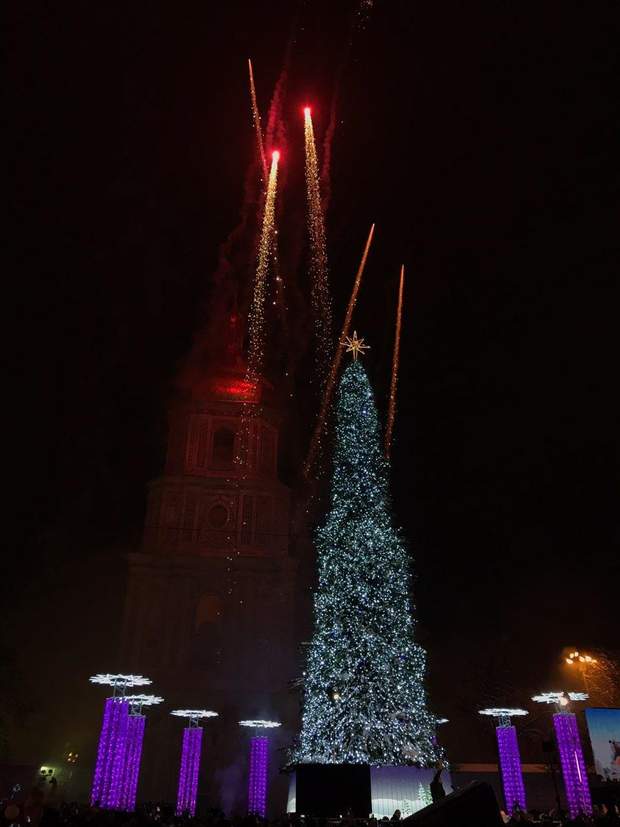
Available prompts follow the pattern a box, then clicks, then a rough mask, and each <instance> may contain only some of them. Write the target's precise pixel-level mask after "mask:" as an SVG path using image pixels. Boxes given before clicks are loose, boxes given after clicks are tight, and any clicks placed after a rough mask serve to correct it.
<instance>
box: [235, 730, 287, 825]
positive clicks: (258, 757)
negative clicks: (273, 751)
mask: <svg viewBox="0 0 620 827" xmlns="http://www.w3.org/2000/svg"><path fill="white" fill-rule="evenodd" d="M239 725H240V726H244V727H249V728H250V729H253V730H254V735H253V736H252V739H251V741H250V774H249V780H248V814H250V815H259V816H261V817H262V818H265V816H266V814H267V772H268V768H269V737H268V736H267V735H265V734H263V733H261V732H259V730H264V729H274V728H275V727H279V726H282V724H281V723H280V722H279V721H263V720H254V721H239Z"/></svg>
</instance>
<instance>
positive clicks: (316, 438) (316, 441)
mask: <svg viewBox="0 0 620 827" xmlns="http://www.w3.org/2000/svg"><path fill="white" fill-rule="evenodd" d="M374 233H375V225H374V224H373V225H372V227H371V228H370V232H369V233H368V238H367V239H366V246H365V247H364V252H363V253H362V260H361V261H360V266H359V267H358V268H357V273H356V274H355V281H354V282H353V290H352V291H351V298H350V299H349V304H348V306H347V312H346V315H345V317H344V323H343V325H342V330H341V332H340V340H339V341H343V340H344V339H346V338H347V336H349V332H350V330H351V319H352V318H353V310H354V309H355V304H356V302H357V294H358V293H359V289H360V284H361V283H362V275H363V274H364V269H365V267H366V260H367V259H368V253H369V251H370V245H371V244H372V238H373V235H374ZM342 354H343V351H342V350H341V349H340V348H336V352H335V353H334V359H333V362H332V368H331V371H330V373H329V378H328V380H327V384H326V386H325V392H324V394H323V401H322V403H321V410H320V412H319V418H318V420H317V423H316V427H315V429H314V433H313V434H312V441H311V442H310V448H309V450H308V456H307V457H306V462H305V464H304V477H305V478H306V479H308V477H309V476H310V472H311V471H312V466H313V465H314V460H315V459H316V455H317V451H318V450H319V445H320V442H321V434H322V433H323V428H324V427H325V421H326V419H327V412H328V410H329V406H330V404H331V400H332V396H333V395H334V388H335V387H336V378H337V376H338V368H339V367H340V362H341V361H342Z"/></svg>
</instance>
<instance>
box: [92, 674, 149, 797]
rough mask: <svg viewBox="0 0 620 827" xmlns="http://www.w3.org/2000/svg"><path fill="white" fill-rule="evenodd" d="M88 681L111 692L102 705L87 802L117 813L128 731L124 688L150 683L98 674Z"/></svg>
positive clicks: (133, 678) (121, 793)
mask: <svg viewBox="0 0 620 827" xmlns="http://www.w3.org/2000/svg"><path fill="white" fill-rule="evenodd" d="M90 682H91V683H95V684H101V685H104V686H111V687H112V692H113V694H112V697H111V698H107V699H106V702H105V707H104V712H103V723H102V726H101V733H100V735H99V746H98V749H97V761H96V763H95V772H94V775H93V783H92V787H91V794H90V801H91V804H92V805H95V804H96V805H98V806H100V807H103V808H104V809H107V810H118V809H121V808H122V806H123V805H122V801H123V799H124V797H125V792H124V790H125V767H126V755H127V737H128V731H129V702H128V700H127V699H126V698H125V691H126V689H127V687H130V686H144V685H146V684H149V683H151V681H150V679H149V678H145V677H143V676H142V675H122V674H98V675H93V676H92V677H91V678H90Z"/></svg>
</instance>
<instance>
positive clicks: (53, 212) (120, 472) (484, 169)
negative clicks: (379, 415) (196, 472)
mask: <svg viewBox="0 0 620 827" xmlns="http://www.w3.org/2000/svg"><path fill="white" fill-rule="evenodd" d="M295 8H296V4H294V3H289V2H286V3H285V2H274V3H258V2H256V3H254V2H251V3H250V2H246V3H239V2H227V3H183V4H174V3H158V2H152V3H144V4H142V3H132V4H109V3H104V4H91V3H86V4H85V3H72V2H69V3H63V4H60V5H58V4H56V5H54V4H48V3H36V2H35V3H30V4H21V3H14V4H13V6H12V19H11V23H10V27H9V45H10V70H11V75H10V77H11V97H12V100H11V110H10V111H11V115H10V121H9V125H10V137H11V151H10V156H9V158H10V173H11V183H12V200H11V242H12V245H11V248H12V252H11V259H10V266H9V268H8V269H7V274H6V276H5V286H8V287H13V288H15V293H16V295H17V297H18V300H17V302H16V305H15V312H14V318H15V322H16V325H15V333H14V342H15V345H16V351H17V353H16V356H15V357H14V359H13V360H12V362H11V364H12V365H13V366H14V368H15V373H16V376H17V378H18V380H20V381H19V389H18V390H17V391H16V393H15V395H14V396H13V397H12V399H13V400H14V409H15V413H16V414H17V416H18V419H19V420H20V422H21V423H22V424H23V425H24V428H23V433H24V436H23V438H22V439H21V441H20V442H19V467H20V472H21V475H20V476H14V477H13V480H14V485H13V488H14V493H15V494H16V500H17V509H16V511H15V512H14V515H13V517H12V518H11V525H12V528H13V529H14V530H13V531H12V532H10V537H11V540H10V543H9V544H8V549H7V558H8V560H9V566H10V568H9V578H8V580H7V579H5V578H2V580H3V581H4V584H6V583H8V584H9V593H8V594H7V595H6V598H5V603H4V605H5V606H12V607H13V611H12V612H11V615H12V618H13V619H12V621H11V622H9V623H8V625H7V626H6V627H5V632H6V643H5V644H4V646H5V652H6V655H7V658H9V659H10V658H13V660H12V661H11V660H9V666H5V674H10V675H14V676H15V679H14V681H15V684H18V685H19V687H20V689H19V692H17V690H16V689H13V690H11V692H12V694H13V696H15V695H16V694H19V698H18V699H15V697H14V698H13V700H12V701H11V703H12V704H13V707H14V708H15V709H16V710H17V712H16V713H15V714H16V716H17V718H18V719H19V720H20V721H25V722H26V724H25V725H27V726H29V727H30V728H31V729H32V727H33V726H34V725H35V724H36V725H37V726H43V725H44V724H43V723H42V722H43V720H44V719H45V718H46V717H48V716H47V714H46V713H47V711H48V710H49V708H50V705H51V707H53V708H54V709H55V710H57V711H58V715H57V716H56V717H57V718H58V719H59V721H60V723H57V727H56V730H55V731H54V732H53V733H52V734H49V738H50V739H52V740H53V739H54V738H56V739H58V738H61V737H64V735H65V734H66V733H69V735H68V736H67V737H69V736H70V737H73V733H72V732H71V726H70V725H69V724H67V715H66V700H65V701H63V700H62V697H63V693H65V692H66V691H67V687H69V689H70V691H71V692H72V693H73V694H74V695H75V696H76V700H75V703H76V704H77V705H78V706H79V705H80V704H81V705H82V708H87V707H88V708H90V707H91V706H93V703H92V698H89V697H85V695H87V693H88V689H84V686H83V684H82V683H81V682H79V683H78V682H77V679H76V682H75V683H74V684H72V683H71V681H72V680H73V678H72V677H71V676H72V675H73V674H77V675H79V677H80V681H81V680H82V675H83V673H84V674H87V672H88V671H92V670H95V669H96V670H101V669H106V668H107V664H106V663H101V662H100V661H99V660H98V656H99V654H98V653H99V652H101V653H102V654H101V655H100V657H103V656H104V654H105V653H106V652H107V657H112V655H111V654H110V653H111V652H112V651H113V650H114V646H115V644H114V641H115V639H116V638H115V636H116V635H117V628H118V614H119V607H120V605H121V602H122V589H123V578H124V571H125V568H124V567H125V562H124V559H125V558H124V554H125V552H126V551H127V549H129V548H131V546H132V544H135V543H136V542H137V540H138V537H139V534H140V528H141V522H142V520H143V509H144V493H145V484H146V482H147V480H148V479H149V478H150V477H152V476H154V475H155V474H156V473H158V471H159V470H160V468H161V463H162V457H163V450H164V445H165V423H166V419H165V413H166V404H167V401H168V400H169V398H170V395H171V389H172V386H173V380H174V376H175V373H176V369H177V365H178V364H179V361H180V360H181V359H182V358H183V357H184V356H185V355H186V353H187V352H188V350H189V348H190V346H191V342H192V336H193V333H194V332H195V330H196V329H197V328H199V327H200V325H201V324H202V323H203V322H204V318H205V312H206V308H208V304H209V296H210V293H209V285H210V274H212V273H213V271H214V269H215V267H216V263H217V251H218V247H219V245H220V244H221V243H222V241H223V240H224V239H225V238H226V236H227V234H228V233H229V232H230V231H231V229H232V228H233V227H234V226H235V224H236V222H237V219H238V214H239V209H240V205H241V202H242V198H243V183H244V178H245V173H246V169H247V167H248V164H249V163H250V162H251V159H252V157H253V151H254V144H253V133H252V126H251V120H250V117H249V108H248V93H247V78H246V63H245V61H246V59H247V57H248V56H251V57H252V58H253V60H254V66H255V73H256V80H257V86H258V95H259V103H260V106H261V109H262V111H263V113H264V112H265V110H266V107H267V105H268V101H269V97H270V94H271V90H272V88H273V85H274V83H275V81H276V80H277V78H278V75H279V73H280V70H281V67H282V61H283V56H284V52H285V48H286V44H287V42H288V40H289V38H290V33H291V31H292V30H293V24H294V17H295ZM354 9H355V3H354V2H353V3H345V2H343V3H333V2H326V0H325V1H324V0H321V2H312V0H307V2H301V3H299V9H298V12H297V19H296V28H294V31H295V35H294V40H293V42H292V53H291V64H290V77H289V95H288V98H287V101H286V104H285V118H286V123H287V129H288V140H287V142H286V146H285V148H284V152H283V170H284V168H286V182H285V188H284V191H283V193H282V204H281V210H282V215H281V224H280V232H281V238H282V244H283V246H284V247H285V249H286V248H287V245H288V256H289V258H288V261H293V260H294V259H295V254H296V251H297V252H298V251H299V249H298V248H299V238H300V231H301V226H302V224H301V222H302V221H303V189H302V182H303V178H302V177H301V175H302V166H301V165H302V163H303V133H302V128H301V107H302V106H303V105H304V104H305V103H307V102H311V103H312V105H313V110H314V114H315V127H316V130H317V133H318V135H319V137H322V135H323V132H324V129H325V126H326V123H327V118H328V113H329V105H330V101H331V95H332V93H333V90H334V86H335V83H336V79H337V78H338V77H340V80H341V86H340V98H339V100H340V104H339V108H338V112H339V121H340V123H339V125H338V130H337V133H336V137H335V142H334V157H333V163H332V179H331V186H332V200H331V204H330V211H329V215H328V240H329V248H330V258H331V265H332V268H331V269H332V280H333V292H334V298H335V307H336V318H337V319H339V320H340V319H341V318H342V314H343V309H344V302H345V301H346V296H347V293H348V290H349V289H350V285H351V282H352V277H353V273H354V270H355V267H356V264H357V260H358V257H359V254H360V251H361V247H362V244H363V240H364V238H365V235H366V233H367V231H368V227H369V225H370V223H371V222H373V221H375V222H377V234H376V240H375V245H374V249H373V252H372V256H371V259H370V262H369V266H368V271H367V275H366V281H365V284H364V287H363V292H362V295H361V298H360V305H359V312H358V314H357V317H356V326H357V328H358V330H359V331H360V333H363V334H364V335H365V336H366V337H367V339H368V340H369V341H370V343H371V345H372V347H373V349H372V351H371V352H370V355H369V356H368V358H367V362H366V364H367V366H368V369H369V372H370V374H371V377H372V379H373V382H374V383H375V387H376V390H377V396H378V401H379V405H380V407H381V409H382V410H384V409H385V397H386V391H387V385H388V381H389V375H388V374H389V359H390V347H391V340H392V335H393V312H394V300H395V288H396V282H397V274H398V267H399V265H400V263H401V261H404V262H405V263H406V265H407V267H408V282H407V288H406V293H407V295H406V308H405V330H404V341H403V354H402V369H401V376H400V380H401V384H400V410H399V417H398V421H397V428H396V445H397V449H396V450H395V452H394V462H393V491H394V499H395V508H396V514H397V519H398V521H399V522H400V523H402V524H403V525H404V527H405V530H406V533H407V536H408V537H409V538H410V540H411V544H412V548H413V550H414V554H415V561H416V563H415V567H416V577H417V582H416V598H417V604H418V613H419V620H420V628H419V632H420V637H421V639H422V642H423V643H424V645H425V646H426V647H427V649H428V651H429V662H430V681H431V683H430V686H431V698H432V701H433V705H434V707H435V708H436V709H437V711H438V712H440V713H443V714H446V715H447V716H448V717H450V718H452V719H454V720H456V721H458V720H459V719H461V720H462V722H464V721H469V720H470V719H471V712H470V710H471V708H472V705H474V706H475V704H477V702H478V699H479V698H483V699H484V700H487V699H489V700H490V699H492V698H495V699H496V701H497V702H503V703H505V702H510V703H523V702H524V701H525V699H526V698H527V694H526V693H527V692H528V691H529V690H530V689H531V688H542V689H544V688H547V683H548V681H549V679H550V673H551V672H552V670H553V668H554V666H555V664H556V663H557V661H558V656H559V654H560V650H561V648H562V647H563V646H565V645H578V646H582V647H587V646H589V647H602V648H605V649H613V648H614V647H616V648H617V646H618V625H617V618H614V615H615V614H617V609H614V606H616V605H617V599H618V586H617V584H618V580H619V572H618V528H617V517H616V514H617V482H618V480H617V468H618V466H617V442H616V434H617V430H618V418H617V413H618V409H617V404H616V403H617V381H618V380H617V372H618V369H617V351H618V347H617V336H616V330H617V322H616V319H617V312H618V311H617V303H615V302H614V298H615V296H614V291H613V288H614V287H615V283H616V281H617V270H618V252H619V249H618V248H619V244H618V204H619V200H620V199H619V198H618V195H619V191H618V189H619V188H618V173H619V172H620V169H619V164H618V155H619V153H618V126H619V118H618V102H617V101H618V95H617V78H618V76H619V73H618V65H617V64H618V49H617V43H618V41H619V35H620V32H619V28H620V27H619V26H618V17H617V7H615V4H612V3H609V4H606V3H601V4H597V6H596V9H586V8H584V7H583V6H582V7H580V8H578V7H577V4H553V3H550V4H542V6H541V5H540V4H539V5H538V6H536V7H534V6H532V5H528V4H525V5H523V4H505V3H502V4H476V3H474V4H472V3H468V4H462V3H458V4H457V3H447V4H436V3H419V2H411V0H403V1H402V2H388V0H375V3H374V8H373V9H372V11H371V14H370V15H369V18H368V20H367V22H366V23H365V24H364V25H358V24H356V23H355V18H352V17H351V15H352V13H353V11H354ZM352 19H353V20H354V25H353V27H352V25H351V20H352ZM349 39H351V46H350V50H349V51H348V53H347V51H346V49H347V47H346V44H347V43H348V41H349ZM343 55H344V57H343ZM347 55H348V57H347ZM345 57H346V58H347V59H346V60H345ZM339 67H342V68H339ZM285 255H286V253H285ZM301 262H302V264H300V266H299V271H298V275H297V280H298V283H299V284H302V283H303V276H302V271H303V257H302V259H301ZM250 264H251V261H249V264H248V266H250ZM11 292H12V291H11ZM297 321H299V320H295V322H296V323H297ZM302 327H303V325H302ZM297 381H298V383H300V384H303V383H304V382H305V378H304V376H303V369H302V368H301V367H300V374H299V376H298V377H297ZM22 383H23V384H22ZM11 441H12V440H11ZM102 615H103V616H104V617H105V616H106V615H107V617H105V621H104V619H103V618H102ZM94 641H96V643H94ZM106 646H107V647H108V648H107V650H106ZM74 666H75V669H74ZM64 673H66V674H67V676H68V677H66V678H61V674H64ZM43 686H44V689H43V688H42V687H43ZM483 696H484V697H483ZM508 696H509V697H508ZM33 710H34V711H33ZM95 714H98V711H97V710H95ZM29 716H30V717H29ZM63 716H64V717H63ZM467 726H468V724H467V723H462V727H464V728H465V729H466V727H467ZM465 729H463V730H462V731H465ZM455 731H458V728H457V730H455ZM44 732H45V733H47V730H44ZM445 732H446V742H447V743H448V744H450V737H451V736H450V734H449V732H448V728H446V730H445ZM45 737H48V735H45ZM43 740H44V739H43ZM50 743H51V740H50ZM459 749H460V750H461V754H458V755H455V756H454V757H456V758H461V759H463V758H467V757H469V756H467V755H465V754H462V753H463V750H462V747H459V746H458V742H457V741H456V739H455V744H454V747H453V750H456V751H457V752H458V751H459ZM26 752H27V750H26ZM14 754H15V755H17V753H14ZM23 755H24V749H22V751H21V753H19V756H20V757H22V756H23ZM26 757H28V756H26ZM31 757H32V760H39V758H38V756H36V755H35V756H31ZM473 757H475V756H473Z"/></svg>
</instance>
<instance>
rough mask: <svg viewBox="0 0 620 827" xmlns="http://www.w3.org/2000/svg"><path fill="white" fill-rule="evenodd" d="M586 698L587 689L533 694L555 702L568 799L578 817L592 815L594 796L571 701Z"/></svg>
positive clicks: (540, 700)
mask: <svg viewBox="0 0 620 827" xmlns="http://www.w3.org/2000/svg"><path fill="white" fill-rule="evenodd" d="M587 698H588V695H587V693H586V692H545V693H543V694H542V695H535V696H534V697H533V698H532V700H533V701H537V702H538V703H553V704H555V706H556V710H557V711H556V712H555V714H554V716H553V728H554V730H555V737H556V741H557V745H558V752H559V753H560V765H561V767H562V778H563V779H564V789H565V791H566V802H567V804H568V812H569V815H570V817H571V818H576V817H577V816H578V815H580V814H584V815H592V799H591V797H590V787H589V786H588V776H587V772H586V764H585V761H584V758H583V750H582V748H581V739H580V738H579V729H578V727H577V716H576V715H575V713H574V712H571V711H570V701H585V700H587Z"/></svg>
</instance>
